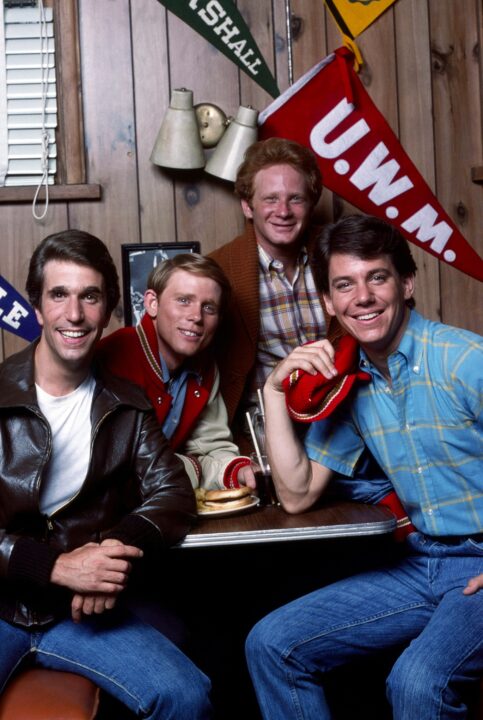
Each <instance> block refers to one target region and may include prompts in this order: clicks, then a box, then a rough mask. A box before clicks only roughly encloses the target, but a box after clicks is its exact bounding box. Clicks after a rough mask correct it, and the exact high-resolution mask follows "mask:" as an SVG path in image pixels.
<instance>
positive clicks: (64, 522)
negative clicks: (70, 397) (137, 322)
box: [0, 345, 196, 627]
mask: <svg viewBox="0 0 483 720" xmlns="http://www.w3.org/2000/svg"><path fill="white" fill-rule="evenodd" d="M34 352H35V345H30V346H29V347H28V348H26V349H25V350H23V351H21V352H20V353H17V354H16V355H13V356H12V357H10V358H8V359H7V360H6V361H5V362H4V363H3V364H2V365H1V366H0V617H2V618H3V619H5V620H7V621H9V622H13V623H16V624H19V625H22V626H25V627H31V626H32V627H35V626H37V625H43V624H46V623H48V622H51V621H53V620H55V618H56V617H57V616H58V615H59V614H60V613H62V612H64V611H65V610H66V608H67V607H68V604H69V602H70V594H71V593H70V592H68V591H65V590H64V589H61V588H58V587H55V586H53V585H52V584H50V575H51V571H52V567H53V565H54V563H55V560H56V558H57V556H58V555H59V554H60V553H61V552H66V551H69V550H72V549H74V548H76V547H79V546H81V545H84V544H85V543H87V542H99V541H100V540H101V539H104V538H106V537H109V538H117V539H119V540H121V541H122V542H124V543H126V544H131V545H136V546H137V547H140V548H142V549H143V550H145V551H146V554H147V555H148V556H151V553H152V552H155V553H156V556H158V554H159V551H160V550H162V549H164V548H168V547H170V546H171V545H173V544H175V543H177V542H178V541H180V540H181V539H182V538H183V537H184V535H185V534H186V533H187V531H188V529H189V527H190V525H191V522H192V520H193V519H194V517H195V512H196V505H195V499H194V494H193V490H192V487H191V483H190V481H189V479H188V476H187V475H186V473H185V472H184V469H183V465H182V463H181V461H180V460H178V459H177V458H176V457H175V456H174V454H173V452H172V450H171V448H170V446H169V443H168V442H167V440H166V439H165V437H164V435H163V434H162V432H161V431H160V428H159V425H158V423H157V421H156V418H155V416H154V413H153V411H152V408H151V405H150V403H149V401H148V400H147V398H146V397H145V396H144V394H143V393H142V391H141V390H140V389H139V388H137V387H135V386H134V385H131V384H130V383H127V382H126V381H122V380H118V379H116V378H111V377H108V378H106V377H104V378H103V377H101V376H100V375H99V374H96V373H95V374H96V389H95V394H94V399H93V403H92V411H91V419H92V439H91V457H90V461H89V467H88V471H87V475H86V478H85V481H84V483H83V485H82V487H81V489H80V490H79V492H78V493H77V495H75V496H74V497H73V498H72V499H71V500H70V501H69V502H68V503H67V504H66V505H64V506H63V507H62V508H60V509H58V510H56V511H55V513H53V514H52V515H51V516H50V517H46V516H45V515H42V514H41V512H40V509H39V493H40V487H41V484H42V477H43V473H44V470H45V467H46V465H47V463H48V461H49V458H50V453H51V447H52V437H51V431H50V427H49V425H48V423H47V421H46V419H45V417H44V416H43V415H42V413H41V411H40V409H39V406H38V404H37V398H36V392H35V385H34V372H33V355H34Z"/></svg>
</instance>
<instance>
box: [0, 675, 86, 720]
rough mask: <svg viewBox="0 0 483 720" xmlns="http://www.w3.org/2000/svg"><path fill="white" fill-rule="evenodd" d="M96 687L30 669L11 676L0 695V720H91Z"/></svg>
mask: <svg viewBox="0 0 483 720" xmlns="http://www.w3.org/2000/svg"><path fill="white" fill-rule="evenodd" d="M98 704H99V688H98V687H97V686H96V685H94V683H93V682H91V681H90V680H88V679H87V678H84V677H81V676H80V675H75V674H74V673H69V672H59V671H57V670H44V669H43V668H32V669H29V670H24V671H22V672H20V673H18V674H17V675H15V676H14V677H13V678H12V679H11V680H10V682H9V683H8V685H7V686H6V688H5V690H4V692H3V693H2V695H1V696H0V720H93V718H95V716H96V712H97V707H98Z"/></svg>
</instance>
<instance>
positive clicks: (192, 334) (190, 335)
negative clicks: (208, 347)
mask: <svg viewBox="0 0 483 720" xmlns="http://www.w3.org/2000/svg"><path fill="white" fill-rule="evenodd" d="M180 332H182V333H183V335H187V336H188V337H199V334H198V333H195V332H192V331H191V330H181V331H180Z"/></svg>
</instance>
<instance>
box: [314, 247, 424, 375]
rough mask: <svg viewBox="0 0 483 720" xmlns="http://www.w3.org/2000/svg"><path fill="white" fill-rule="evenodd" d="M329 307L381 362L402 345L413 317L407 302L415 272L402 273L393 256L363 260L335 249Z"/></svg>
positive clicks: (378, 364) (332, 261) (331, 260)
mask: <svg viewBox="0 0 483 720" xmlns="http://www.w3.org/2000/svg"><path fill="white" fill-rule="evenodd" d="M329 288H330V290H329V294H328V295H324V299H325V302H326V306H327V311H328V312H329V314H330V315H335V316H336V317H337V319H338V320H339V322H340V324H341V325H342V327H343V328H345V330H347V332H348V333H350V334H351V335H352V336H353V337H355V338H356V339H357V340H358V341H359V343H360V344H361V346H362V347H363V348H364V350H365V351H366V353H367V355H368V356H369V357H370V358H371V359H372V360H373V362H374V363H375V364H376V365H377V366H380V363H381V358H383V359H385V358H387V357H388V356H389V355H390V354H391V353H392V352H394V350H395V349H396V348H397V347H398V345H399V342H400V340H401V337H402V335H403V333H404V329H405V327H406V323H407V320H408V317H409V309H408V307H407V305H406V303H405V301H406V300H408V299H409V298H410V297H412V294H413V290H414V276H412V275H410V276H409V277H406V278H404V277H401V276H400V275H399V274H398V273H397V271H396V269H395V267H394V265H393V263H392V261H391V259H390V258H389V257H388V256H387V255H382V256H379V257H377V258H374V259H371V260H363V259H362V258H360V257H357V256H356V255H345V254H342V253H334V254H333V255H332V256H331V258H330V263H329Z"/></svg>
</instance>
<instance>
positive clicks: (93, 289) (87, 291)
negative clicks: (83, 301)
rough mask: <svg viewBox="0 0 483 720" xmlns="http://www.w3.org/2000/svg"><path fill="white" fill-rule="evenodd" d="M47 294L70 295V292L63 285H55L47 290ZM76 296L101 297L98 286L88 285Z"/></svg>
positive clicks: (100, 290)
mask: <svg viewBox="0 0 483 720" xmlns="http://www.w3.org/2000/svg"><path fill="white" fill-rule="evenodd" d="M47 292H48V293H49V294H51V295H52V294H54V293H59V292H62V293H70V292H72V291H71V290H69V288H68V287H66V286H65V285H55V286H54V287H52V288H49V289H47ZM78 294H79V295H102V289H101V288H100V287H99V286H98V285H88V286H87V287H85V288H82V290H81V291H80V292H79V293H78Z"/></svg>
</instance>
